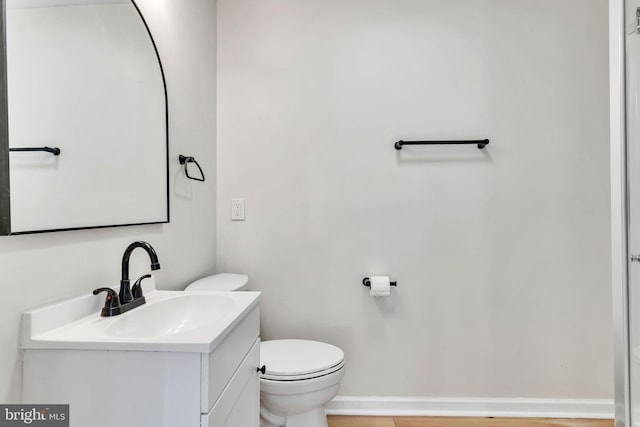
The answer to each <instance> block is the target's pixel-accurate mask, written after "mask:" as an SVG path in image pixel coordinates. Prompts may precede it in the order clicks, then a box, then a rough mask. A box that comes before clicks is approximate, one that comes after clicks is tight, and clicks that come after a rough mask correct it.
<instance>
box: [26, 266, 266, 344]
mask: <svg viewBox="0 0 640 427" xmlns="http://www.w3.org/2000/svg"><path fill="white" fill-rule="evenodd" d="M145 286H146V287H145V289H144V295H145V299H146V301H147V303H146V304H144V305H141V306H139V307H136V308H134V309H132V310H130V311H127V312H126V313H123V314H120V315H118V316H114V317H101V316H100V310H101V309H102V306H103V305H104V296H102V297H97V296H94V295H92V294H91V293H90V292H87V293H86V294H84V295H81V296H78V297H76V298H72V299H68V300H63V301H59V302H56V303H53V304H49V305H46V306H42V307H38V308H34V309H32V310H28V311H26V312H24V314H23V322H22V348H23V349H76V350H127V351H128V350H131V351H172V352H197V353H209V352H211V351H213V349H214V348H215V347H216V346H217V345H218V344H219V343H221V342H222V341H223V340H224V338H225V336H226V335H227V333H229V331H230V330H232V329H233V328H234V327H235V326H236V325H237V324H238V322H239V321H240V320H239V319H242V318H244V316H245V315H247V313H249V312H253V311H255V312H258V310H259V307H258V303H259V300H260V292H245V291H241V292H239V291H234V292H225V291H220V292H198V291H195V292H183V291H161V290H157V289H156V288H155V280H154V279H153V278H150V279H148V280H145Z"/></svg>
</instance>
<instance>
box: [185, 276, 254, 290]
mask: <svg viewBox="0 0 640 427" xmlns="http://www.w3.org/2000/svg"><path fill="white" fill-rule="evenodd" d="M248 281H249V277H248V276H245V275H244V274H234V273H220V274H214V275H213V276H207V277H203V278H202V279H200V280H196V281H195V282H193V283H192V284H190V285H189V286H187V287H186V288H185V290H186V291H236V290H238V289H240V288H242V287H243V286H244V285H246V284H247V282H248Z"/></svg>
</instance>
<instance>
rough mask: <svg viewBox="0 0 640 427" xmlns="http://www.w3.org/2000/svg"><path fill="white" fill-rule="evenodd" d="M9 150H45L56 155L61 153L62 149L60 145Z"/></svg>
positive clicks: (10, 149)
mask: <svg viewBox="0 0 640 427" xmlns="http://www.w3.org/2000/svg"><path fill="white" fill-rule="evenodd" d="M9 151H45V152H47V153H51V154H53V155H54V156H59V155H60V149H59V148H58V147H21V148H9Z"/></svg>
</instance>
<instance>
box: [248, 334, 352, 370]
mask: <svg viewBox="0 0 640 427" xmlns="http://www.w3.org/2000/svg"><path fill="white" fill-rule="evenodd" d="M343 360H344V353H343V352H342V350H340V349H339V348H338V347H336V346H334V345H331V344H326V343H323V342H318V341H308V340H273V341H263V342H262V343H261V344H260V365H264V366H265V367H266V372H265V375H266V376H270V377H274V376H275V377H281V376H283V377H284V376H287V377H288V376H297V377H299V376H301V375H309V374H314V373H317V372H321V371H325V370H327V369H330V368H332V367H334V366H336V365H339V364H340V363H342V362H343Z"/></svg>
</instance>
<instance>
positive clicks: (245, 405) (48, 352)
mask: <svg viewBox="0 0 640 427" xmlns="http://www.w3.org/2000/svg"><path fill="white" fill-rule="evenodd" d="M256 299H257V298H256ZM259 322H260V312H259V305H258V304H257V302H256V303H255V305H253V306H252V307H249V308H248V309H247V310H246V312H245V313H243V315H242V318H241V319H240V320H236V321H234V322H233V325H232V326H231V327H229V328H228V330H227V331H225V334H224V336H223V337H220V339H219V342H217V343H216V344H215V346H214V348H213V349H212V350H211V351H209V352H202V351H200V352H197V351H163V350H157V351H141V350H121V349H118V348H117V347H118V346H114V349H113V350H111V349H108V350H104V349H83V348H79V349H74V348H59V349H54V348H24V360H23V402H24V403H34V404H56V403H59V404H70V416H69V419H70V425H71V427H88V426H91V427H113V426H118V427H198V426H203V427H258V426H259V424H260V423H259V411H260V382H259V376H258V372H257V368H258V365H259V363H260V339H259ZM138 341H139V340H138ZM174 347H175V346H174ZM192 348H193V347H192Z"/></svg>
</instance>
